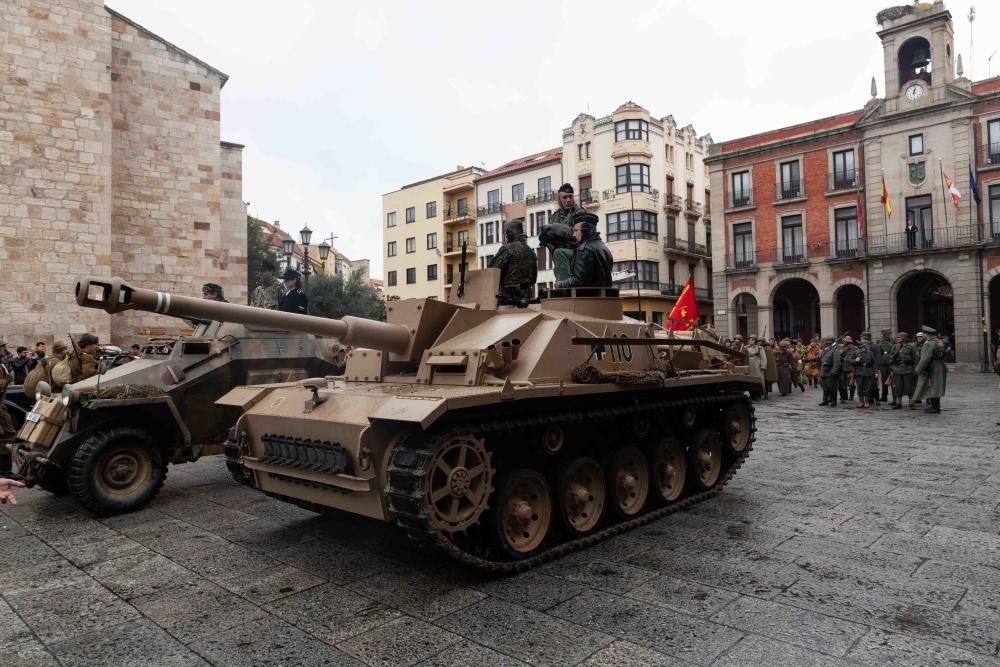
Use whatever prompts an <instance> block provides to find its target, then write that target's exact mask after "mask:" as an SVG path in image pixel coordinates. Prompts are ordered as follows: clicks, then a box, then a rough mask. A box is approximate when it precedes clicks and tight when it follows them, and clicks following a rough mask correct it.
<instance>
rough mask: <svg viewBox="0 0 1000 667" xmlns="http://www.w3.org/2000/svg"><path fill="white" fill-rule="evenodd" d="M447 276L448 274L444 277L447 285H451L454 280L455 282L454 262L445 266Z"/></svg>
mask: <svg viewBox="0 0 1000 667" xmlns="http://www.w3.org/2000/svg"><path fill="white" fill-rule="evenodd" d="M445 276H446V278H445V279H444V282H445V284H446V285H451V284H452V283H453V282H455V265H454V264H449V265H448V266H446V267H445Z"/></svg>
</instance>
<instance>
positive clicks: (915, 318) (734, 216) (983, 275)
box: [706, 2, 1000, 366]
mask: <svg viewBox="0 0 1000 667" xmlns="http://www.w3.org/2000/svg"><path fill="white" fill-rule="evenodd" d="M877 20H878V22H879V24H880V26H881V30H879V32H878V36H879V38H880V40H881V42H882V49H883V52H884V54H885V78H884V80H885V82H886V91H885V95H884V97H878V96H876V95H875V94H874V92H875V91H874V90H873V96H872V98H871V99H870V100H869V101H868V102H867V103H866V104H865V106H864V108H862V109H859V110H857V111H853V112H849V113H845V114H841V115H837V116H833V117H830V118H824V119H820V120H815V121H811V122H808V123H803V124H801V125H796V126H792V127H787V128H781V129H778V130H774V131H770V132H765V133H762V134H758V135H754V136H750V137H745V138H742V139H737V140H733V141H728V142H721V143H720V144H717V145H716V147H715V148H714V149H713V151H712V154H711V155H710V157H709V158H708V159H706V163H707V164H709V166H710V172H711V180H712V186H713V187H712V199H713V206H714V207H715V208H716V210H723V211H724V213H723V215H722V216H720V217H719V218H718V219H717V220H716V224H717V225H718V230H717V233H716V234H715V235H714V242H713V249H712V251H713V257H714V258H715V262H714V266H715V267H716V271H715V274H714V278H713V280H714V284H715V292H716V294H719V295H722V294H725V295H726V297H725V300H724V301H723V299H721V298H720V299H718V307H717V309H716V325H717V328H718V330H719V331H720V333H722V334H723V335H726V336H729V335H734V334H736V333H742V334H744V335H746V334H748V333H756V334H763V333H767V334H768V336H771V335H775V334H777V335H801V336H810V335H812V334H814V333H822V334H823V335H828V334H829V335H838V334H841V333H844V332H850V333H851V334H853V335H855V336H856V335H857V334H858V333H859V332H860V331H862V330H863V329H870V330H872V331H874V332H878V330H880V329H882V328H889V329H893V330H897V331H898V330H905V331H909V332H910V333H912V332H913V331H914V330H915V329H916V328H917V327H918V326H919V325H921V324H930V325H932V326H934V327H936V328H937V329H938V330H939V331H942V332H943V333H945V334H947V335H948V336H950V337H951V339H952V343H953V346H954V350H955V357H956V361H958V362H959V363H964V364H968V365H975V366H978V365H980V364H981V363H982V362H983V361H984V359H985V355H986V354H987V352H988V350H989V344H990V341H989V338H988V336H986V335H984V334H985V332H986V331H992V330H996V329H998V328H1000V278H998V275H1000V79H996V78H995V79H990V80H987V81H981V82H972V81H970V80H969V79H967V78H965V77H963V76H962V71H961V62H960V59H958V58H957V55H956V53H955V51H954V48H953V42H954V40H953V37H954V34H953V31H952V23H951V15H950V13H949V12H948V11H947V10H946V9H945V7H944V4H943V3H942V2H935V3H933V4H930V3H928V4H917V5H912V6H902V7H893V8H891V9H889V10H886V11H884V12H880V13H879V15H878V17H877ZM873 86H874V82H873ZM970 173H971V174H972V175H973V176H971V177H970ZM944 175H947V176H948V177H950V178H951V179H952V181H953V182H954V183H955V185H956V186H957V187H958V189H959V192H960V193H961V194H962V198H961V200H960V201H959V202H958V205H957V206H955V204H954V202H953V199H952V196H951V194H950V193H949V192H948V187H947V186H946V183H945V180H944ZM971 180H975V182H976V183H977V184H978V189H979V192H980V193H981V198H982V204H981V205H978V206H977V205H976V203H975V201H974V197H973V195H972V192H971V187H970V181H971ZM883 181H884V182H885V185H886V189H887V191H888V195H889V199H890V202H891V205H892V209H893V211H892V214H891V216H890V215H887V210H886V209H885V207H883V204H882V200H881V196H882V183H883ZM908 228H909V229H910V230H911V231H909V232H908V231H907V229H908Z"/></svg>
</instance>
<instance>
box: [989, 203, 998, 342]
mask: <svg viewBox="0 0 1000 667" xmlns="http://www.w3.org/2000/svg"><path fill="white" fill-rule="evenodd" d="M990 234H991V235H992V236H993V240H994V241H1000V185H991V186H990ZM994 328H997V327H996V325H994Z"/></svg>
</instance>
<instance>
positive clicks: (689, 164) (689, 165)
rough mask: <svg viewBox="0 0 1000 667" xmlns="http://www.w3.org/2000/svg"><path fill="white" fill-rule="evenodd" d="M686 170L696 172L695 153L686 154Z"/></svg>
mask: <svg viewBox="0 0 1000 667" xmlns="http://www.w3.org/2000/svg"><path fill="white" fill-rule="evenodd" d="M684 168H685V169H687V170H688V171H694V153H684Z"/></svg>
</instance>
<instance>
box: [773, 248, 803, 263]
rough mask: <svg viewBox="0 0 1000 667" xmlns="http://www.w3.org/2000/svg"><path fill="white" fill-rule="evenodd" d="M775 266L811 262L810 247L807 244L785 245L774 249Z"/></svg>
mask: <svg viewBox="0 0 1000 667" xmlns="http://www.w3.org/2000/svg"><path fill="white" fill-rule="evenodd" d="M771 261H772V262H774V266H775V268H782V267H786V266H799V265H801V264H808V263H809V247H808V246H806V245H794V246H784V247H781V248H775V249H774V250H773V251H772V259H771Z"/></svg>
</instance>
